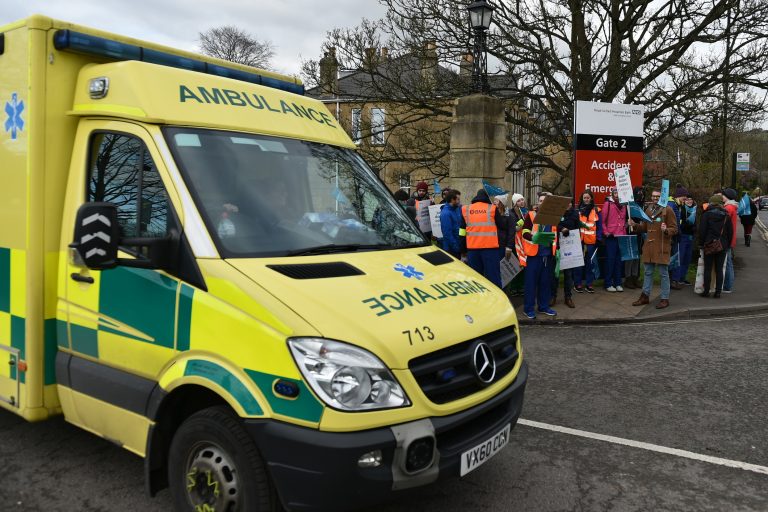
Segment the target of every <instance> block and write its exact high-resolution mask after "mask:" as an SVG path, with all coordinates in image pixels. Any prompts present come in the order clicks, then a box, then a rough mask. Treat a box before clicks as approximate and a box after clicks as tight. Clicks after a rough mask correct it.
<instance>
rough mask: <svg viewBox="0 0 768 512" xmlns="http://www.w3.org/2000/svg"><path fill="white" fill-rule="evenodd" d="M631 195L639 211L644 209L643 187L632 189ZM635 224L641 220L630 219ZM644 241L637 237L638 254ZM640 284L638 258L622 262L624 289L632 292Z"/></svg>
mask: <svg viewBox="0 0 768 512" xmlns="http://www.w3.org/2000/svg"><path fill="white" fill-rule="evenodd" d="M632 195H633V196H634V199H635V204H636V205H638V206H639V207H640V208H641V209H644V208H645V191H644V190H643V187H640V186H637V187H634V188H633V189H632ZM632 219H633V220H634V221H635V222H640V221H642V219H641V218H639V217H638V218H635V217H632ZM644 242H645V239H644V238H643V237H642V236H638V237H637V250H638V254H639V255H640V256H642V254H643V243H644ZM642 286H643V285H642V283H641V282H640V258H638V259H635V260H627V261H625V262H624V288H629V289H632V290H634V289H635V288H642Z"/></svg>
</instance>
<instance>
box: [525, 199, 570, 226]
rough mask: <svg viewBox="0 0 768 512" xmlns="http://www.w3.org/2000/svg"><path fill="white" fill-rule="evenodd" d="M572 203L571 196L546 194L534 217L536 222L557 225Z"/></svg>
mask: <svg viewBox="0 0 768 512" xmlns="http://www.w3.org/2000/svg"><path fill="white" fill-rule="evenodd" d="M570 204H571V198H570V197H563V196H546V197H545V198H544V201H543V202H542V203H541V206H539V211H538V212H537V213H536V217H535V218H534V219H533V223H534V224H542V225H544V226H557V225H558V224H559V223H560V219H562V218H563V215H564V214H565V211H566V210H567V209H568V207H569V206H570Z"/></svg>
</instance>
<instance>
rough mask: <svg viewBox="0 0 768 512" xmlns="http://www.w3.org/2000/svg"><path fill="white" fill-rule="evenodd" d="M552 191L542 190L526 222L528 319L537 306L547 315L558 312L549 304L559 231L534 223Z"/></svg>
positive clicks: (524, 240) (534, 314) (523, 232)
mask: <svg viewBox="0 0 768 512" xmlns="http://www.w3.org/2000/svg"><path fill="white" fill-rule="evenodd" d="M548 195H551V194H549V192H539V201H538V205H537V206H536V208H534V209H533V211H530V212H528V214H527V215H526V217H525V222H524V224H523V230H522V234H523V247H524V249H525V254H526V269H525V300H524V307H523V309H524V313H525V316H526V317H528V318H529V319H531V320H532V319H534V318H536V309H535V307H534V306H536V305H537V304H538V311H539V312H540V313H544V314H545V315H549V316H555V315H557V312H556V311H555V310H554V309H552V307H551V306H550V305H549V300H550V294H551V292H552V290H551V288H552V269H553V268H554V266H555V246H556V245H557V240H556V238H557V233H556V232H555V227H554V226H541V225H540V224H536V223H534V220H535V219H536V213H537V212H538V211H539V207H540V206H541V204H542V203H543V202H544V200H545V199H546V197H547V196H548Z"/></svg>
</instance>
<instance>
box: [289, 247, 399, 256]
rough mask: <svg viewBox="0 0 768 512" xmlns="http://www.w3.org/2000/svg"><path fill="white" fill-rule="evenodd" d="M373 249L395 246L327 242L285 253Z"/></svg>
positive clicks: (327, 252) (291, 254)
mask: <svg viewBox="0 0 768 512" xmlns="http://www.w3.org/2000/svg"><path fill="white" fill-rule="evenodd" d="M372 249H394V246H393V245H390V244H368V245H365V244H326V245H317V246H315V247H307V248H305V249H296V250H293V251H288V252H287V253H285V255H286V256H304V255H307V254H330V253H332V252H355V251H364V250H372Z"/></svg>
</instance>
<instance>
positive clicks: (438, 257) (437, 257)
mask: <svg viewBox="0 0 768 512" xmlns="http://www.w3.org/2000/svg"><path fill="white" fill-rule="evenodd" d="M419 256H421V257H422V258H424V259H425V260H427V261H428V262H430V263H431V264H433V265H435V266H437V265H445V264H446V263H453V262H454V261H456V260H454V259H453V258H451V257H450V256H448V255H447V254H445V253H444V252H443V251H433V252H428V253H426V254H419Z"/></svg>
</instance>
